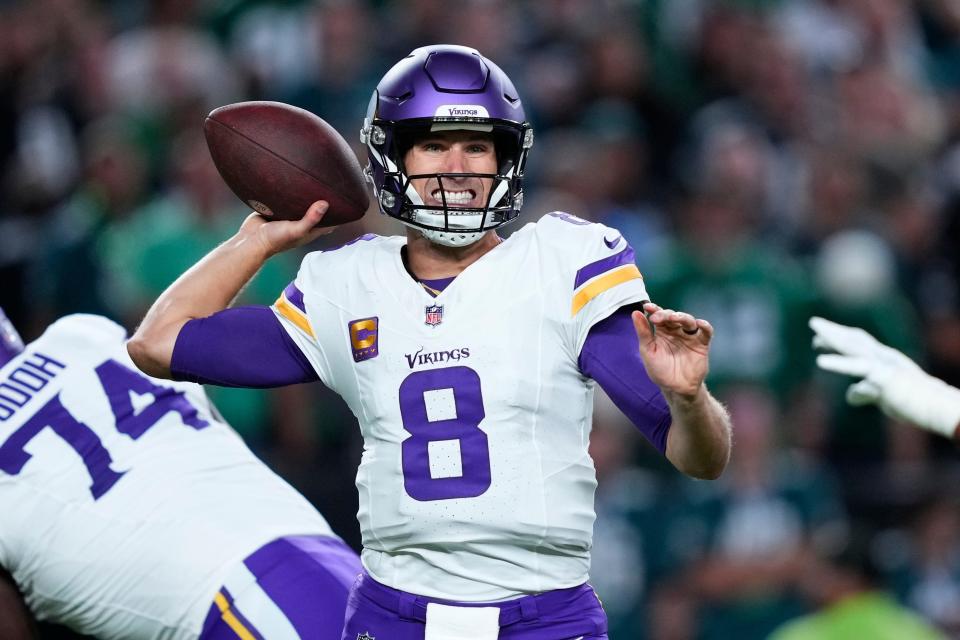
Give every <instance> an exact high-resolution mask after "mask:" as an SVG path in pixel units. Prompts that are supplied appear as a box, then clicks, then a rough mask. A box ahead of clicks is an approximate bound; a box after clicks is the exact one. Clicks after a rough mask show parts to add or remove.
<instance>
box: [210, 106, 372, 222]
mask: <svg viewBox="0 0 960 640" xmlns="http://www.w3.org/2000/svg"><path fill="white" fill-rule="evenodd" d="M203 132H204V135H205V136H206V138H207V146H208V147H209V148H210V155H211V157H212V158H213V162H214V164H215V165H216V167H217V170H218V171H219V172H220V175H221V176H222V177H223V180H224V182H226V183H227V185H228V186H229V187H230V188H231V189H232V190H233V192H234V193H236V194H237V196H239V198H240V199H241V200H243V202H245V203H246V204H247V205H249V206H250V207H252V208H253V209H254V210H256V211H257V212H258V213H259V214H261V215H262V216H264V217H265V218H267V219H270V220H299V219H300V218H302V217H303V214H304V212H306V210H307V208H308V207H309V206H310V205H311V203H313V202H315V201H317V200H326V201H327V202H329V203H330V209H329V210H328V211H327V213H326V215H325V216H324V217H323V220H322V221H321V223H320V224H319V225H318V226H321V227H329V226H334V225H338V224H344V223H346V222H353V221H354V220H358V219H360V218H361V217H362V216H363V214H364V213H365V212H366V210H367V205H368V204H369V196H368V193H367V192H368V190H367V185H366V181H365V179H364V177H363V171H362V170H361V169H360V163H359V162H358V161H357V157H356V155H355V154H354V152H353V150H352V149H351V148H350V145H349V144H347V142H346V140H344V139H343V137H342V136H341V135H340V134H339V133H337V131H336V130H335V129H334V128H333V127H331V126H330V125H329V124H327V123H326V122H324V121H323V120H322V119H321V118H319V117H318V116H316V115H314V114H313V113H310V112H309V111H305V110H304V109H300V108H298V107H294V106H292V105H289V104H284V103H282V102H261V101H254V102H237V103H235V104H228V105H226V106H223V107H220V108H218V109H214V110H213V111H212V112H210V115H208V116H207V118H206V120H205V121H204V123H203Z"/></svg>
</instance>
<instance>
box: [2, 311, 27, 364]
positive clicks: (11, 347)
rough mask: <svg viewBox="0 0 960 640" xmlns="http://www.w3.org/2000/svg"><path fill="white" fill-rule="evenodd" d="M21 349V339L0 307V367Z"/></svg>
mask: <svg viewBox="0 0 960 640" xmlns="http://www.w3.org/2000/svg"><path fill="white" fill-rule="evenodd" d="M22 351H23V340H21V339H20V334H19V333H17V330H16V329H14V328H13V323H12V322H10V320H9V319H8V318H7V314H5V313H4V312H3V308H2V307H0V367H2V366H3V365H5V364H7V363H8V362H10V361H11V360H13V359H14V358H15V357H17V355H19V354H20V353H21V352H22Z"/></svg>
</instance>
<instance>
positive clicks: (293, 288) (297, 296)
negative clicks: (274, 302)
mask: <svg viewBox="0 0 960 640" xmlns="http://www.w3.org/2000/svg"><path fill="white" fill-rule="evenodd" d="M283 297H285V298H286V299H287V301H289V302H290V304H292V305H293V306H295V307H296V308H297V309H300V311H302V312H303V313H306V312H307V307H306V306H305V305H304V304H303V292H302V291H300V289H298V288H297V285H296V283H293V282H291V283H290V284H288V285H287V288H286V289H284V290H283Z"/></svg>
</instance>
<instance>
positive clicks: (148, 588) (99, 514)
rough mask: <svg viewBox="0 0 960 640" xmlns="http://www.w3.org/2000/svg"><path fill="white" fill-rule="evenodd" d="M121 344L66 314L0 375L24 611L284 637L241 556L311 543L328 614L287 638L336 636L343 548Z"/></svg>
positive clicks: (184, 392) (7, 518)
mask: <svg viewBox="0 0 960 640" xmlns="http://www.w3.org/2000/svg"><path fill="white" fill-rule="evenodd" d="M0 319H2V314H0ZM4 320H5V319H4ZM3 324H6V323H5V322H4V323H3ZM6 326H7V328H8V331H7V335H9V331H10V330H9V325H6ZM9 342H10V341H9V340H8V341H7V343H8V344H9ZM125 342H126V331H125V330H124V329H123V328H122V327H120V326H119V325H117V324H115V323H113V322H112V321H110V320H108V319H106V318H102V317H99V316H92V315H74V316H68V317H66V318H63V319H61V320H58V321H57V322H55V323H54V324H52V325H51V326H50V327H49V328H48V329H47V330H46V332H45V333H44V334H43V335H42V336H41V337H40V338H39V339H37V340H35V341H34V342H32V343H30V344H29V345H27V346H26V348H24V349H23V351H22V352H21V353H19V354H17V355H15V357H12V358H11V359H9V360H8V361H7V362H6V363H5V364H3V365H2V368H0V513H2V514H3V517H0V566H2V567H3V568H4V569H6V570H7V571H8V572H9V574H10V575H11V576H12V578H13V580H14V581H15V582H16V584H17V585H18V587H19V589H20V591H21V593H22V594H23V597H24V600H25V601H26V604H27V605H28V606H29V608H30V610H31V612H32V613H33V615H34V616H35V617H36V619H38V620H41V621H44V620H47V621H52V622H56V623H58V624H63V625H67V626H69V627H71V628H73V629H74V630H76V631H79V632H81V633H84V634H88V635H93V636H97V637H100V638H197V637H198V636H201V634H202V633H203V636H204V637H210V638H212V637H216V635H217V634H216V633H215V627H216V626H217V624H218V623H219V624H226V623H227V622H235V623H236V625H239V627H245V628H247V630H248V632H249V633H259V634H261V636H262V637H265V638H298V637H301V634H298V632H297V630H296V624H295V621H292V620H290V619H287V618H289V617H290V616H289V615H288V614H287V613H286V612H285V611H284V605H283V603H281V602H277V600H278V598H277V597H276V594H275V593H271V592H270V590H269V588H268V587H267V586H265V585H264V584H261V585H259V587H257V586H256V583H257V581H258V580H259V573H260V572H259V571H258V568H257V566H256V562H257V561H256V560H254V561H251V558H254V556H253V555H252V554H254V553H255V552H257V551H258V550H260V549H261V548H264V547H265V546H267V545H269V544H274V547H273V548H274V549H276V544H277V543H278V541H288V540H298V541H300V542H303V541H304V540H305V539H307V538H310V539H311V541H312V543H314V544H326V545H329V547H330V549H331V550H333V556H331V557H332V558H334V559H333V560H331V562H330V563H329V564H328V565H327V567H325V568H326V569H329V570H330V571H329V573H330V575H329V576H324V579H325V580H326V582H327V583H328V584H327V586H328V587H329V588H328V590H327V592H326V593H327V594H328V595H327V596H326V597H328V598H329V600H328V601H327V602H328V603H329V604H327V605H326V606H329V607H330V609H331V610H332V613H330V615H331V616H333V617H334V619H333V620H331V621H330V622H328V623H327V627H328V628H330V629H333V631H329V632H328V633H327V634H326V635H323V634H321V633H319V632H312V633H309V634H307V635H302V637H315V638H332V637H339V630H340V628H341V627H342V622H343V612H344V610H345V606H346V593H347V589H348V588H349V585H350V583H352V581H353V578H355V574H356V573H357V571H358V569H359V567H358V565H357V564H356V563H353V566H352V567H351V568H350V569H349V570H347V571H346V572H345V573H346V574H347V575H343V576H341V577H338V578H337V579H333V578H334V575H335V574H336V572H337V571H341V569H342V568H343V567H350V565H351V552H349V551H348V550H347V549H345V548H343V543H342V541H340V540H339V538H337V537H336V536H335V535H334V533H333V532H332V531H331V530H330V527H329V526H328V525H327V523H326V521H325V520H324V519H323V517H321V516H320V514H319V513H317V511H316V510H315V509H314V508H313V507H312V506H311V505H310V504H309V503H308V502H307V501H306V500H305V499H304V498H303V497H302V496H300V494H298V493H297V492H296V491H295V490H293V489H292V488H291V487H290V486H289V485H288V484H286V482H284V481H283V480H282V479H280V478H279V477H278V476H276V475H275V474H274V473H273V472H271V471H270V470H269V469H268V468H267V467H266V466H265V465H264V464H262V463H261V462H260V461H259V460H257V459H256V458H255V457H254V456H253V454H252V453H251V452H250V451H249V450H248V449H247V447H246V446H245V445H244V443H243V442H242V440H241V439H240V437H239V436H238V435H237V434H236V433H235V432H234V431H233V430H232V429H231V428H230V427H229V426H228V425H227V424H225V423H224V422H223V421H222V419H221V418H220V417H219V415H218V414H217V412H216V410H215V409H214V408H213V406H212V405H211V404H210V402H209V400H208V399H207V397H206V395H205V394H204V392H203V390H202V388H201V387H200V386H198V385H195V384H190V383H181V382H170V381H164V380H151V379H149V378H147V377H146V376H144V375H143V374H141V373H140V372H139V371H138V370H137V369H136V367H135V366H134V365H133V363H132V362H130V360H129V356H128V355H127V351H126V348H125V347H124V343H125ZM3 353H4V350H3V349H0V355H3ZM3 361H4V358H0V363H3ZM294 536H300V538H296V539H295V538H293V537H294ZM285 537H290V538H285ZM284 544H286V542H284ZM341 573H343V572H342V571H341ZM349 574H354V575H349ZM330 585H333V586H330ZM253 602H255V603H256V604H255V605H253V606H252V607H247V609H245V604H246V605H250V604H251V603H253ZM312 606H320V607H322V606H324V605H312ZM258 608H259V609H260V610H256V609H258ZM211 610H212V611H214V612H215V613H214V615H213V616H210V615H209V614H210V613H211ZM217 614H219V615H217ZM337 616H339V617H337ZM216 618H221V619H220V620H217V619H216ZM268 618H270V620H268ZM224 619H226V621H224ZM228 626H231V625H228ZM234 626H235V625H234ZM239 627H237V628H239ZM250 637H253V636H250Z"/></svg>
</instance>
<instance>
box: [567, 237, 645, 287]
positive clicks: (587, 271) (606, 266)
mask: <svg viewBox="0 0 960 640" xmlns="http://www.w3.org/2000/svg"><path fill="white" fill-rule="evenodd" d="M635 262H636V257H635V256H634V253H633V247H631V246H630V245H627V246H626V248H625V249H624V250H623V251H621V252H619V253H615V254H614V255H612V256H609V257H606V258H602V259H600V260H597V261H596V262H591V263H590V264H588V265H587V266H585V267H583V268H582V269H580V270H579V271H577V277H576V279H575V280H574V282H573V288H574V289H576V288H578V287H579V286H580V285H582V284H583V283H584V282H586V281H587V280H590V279H591V278H595V277H596V276H598V275H600V274H601V273H606V272H607V271H610V270H612V269H616V268H617V267H622V266H624V265H627V264H634V263H635Z"/></svg>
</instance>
